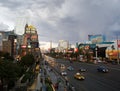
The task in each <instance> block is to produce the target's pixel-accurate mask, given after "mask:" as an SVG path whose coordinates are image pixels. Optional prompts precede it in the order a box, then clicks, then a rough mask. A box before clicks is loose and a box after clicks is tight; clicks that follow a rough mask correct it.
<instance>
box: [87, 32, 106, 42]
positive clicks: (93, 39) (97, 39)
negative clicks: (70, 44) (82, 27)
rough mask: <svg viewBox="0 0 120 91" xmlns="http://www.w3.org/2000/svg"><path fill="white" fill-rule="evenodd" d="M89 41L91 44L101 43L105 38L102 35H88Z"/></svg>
mask: <svg viewBox="0 0 120 91" xmlns="http://www.w3.org/2000/svg"><path fill="white" fill-rule="evenodd" d="M88 39H89V41H91V42H92V43H93V44H96V43H101V42H104V41H105V38H104V36H103V35H100V34H99V35H88Z"/></svg>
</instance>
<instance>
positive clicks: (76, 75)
mask: <svg viewBox="0 0 120 91" xmlns="http://www.w3.org/2000/svg"><path fill="white" fill-rule="evenodd" d="M74 78H75V79H78V80H84V79H85V77H84V76H83V75H81V74H80V73H79V72H77V73H76V74H75V75H74Z"/></svg>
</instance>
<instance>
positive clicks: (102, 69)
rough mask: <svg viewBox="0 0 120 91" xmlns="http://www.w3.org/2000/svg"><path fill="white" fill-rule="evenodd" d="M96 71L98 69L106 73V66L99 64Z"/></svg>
mask: <svg viewBox="0 0 120 91" xmlns="http://www.w3.org/2000/svg"><path fill="white" fill-rule="evenodd" d="M97 71H98V72H104V73H107V72H108V68H106V67H105V66H99V67H98V68H97Z"/></svg>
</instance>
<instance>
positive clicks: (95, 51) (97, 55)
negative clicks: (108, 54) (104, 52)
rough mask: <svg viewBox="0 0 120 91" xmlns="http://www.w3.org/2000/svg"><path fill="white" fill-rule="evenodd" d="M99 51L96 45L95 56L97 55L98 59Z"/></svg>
mask: <svg viewBox="0 0 120 91" xmlns="http://www.w3.org/2000/svg"><path fill="white" fill-rule="evenodd" d="M97 51H98V47H97V46H96V47H95V56H96V59H97V57H98V53H97Z"/></svg>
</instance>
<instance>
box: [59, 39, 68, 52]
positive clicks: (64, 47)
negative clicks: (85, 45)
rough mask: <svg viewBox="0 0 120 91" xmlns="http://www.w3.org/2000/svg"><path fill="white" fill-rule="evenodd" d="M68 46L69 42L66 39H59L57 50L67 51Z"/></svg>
mask: <svg viewBox="0 0 120 91" xmlns="http://www.w3.org/2000/svg"><path fill="white" fill-rule="evenodd" d="M68 48H69V42H68V41H67V40H59V43H58V50H59V52H64V51H67V50H68Z"/></svg>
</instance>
